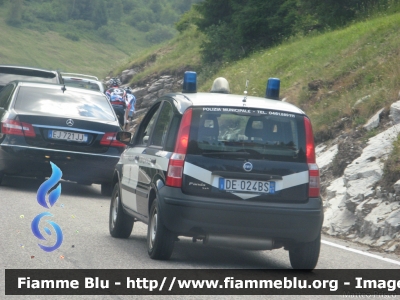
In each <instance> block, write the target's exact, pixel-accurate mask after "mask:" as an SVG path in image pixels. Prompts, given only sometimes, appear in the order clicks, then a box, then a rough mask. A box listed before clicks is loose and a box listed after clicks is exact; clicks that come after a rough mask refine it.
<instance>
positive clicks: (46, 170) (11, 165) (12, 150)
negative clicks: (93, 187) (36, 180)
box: [0, 144, 119, 183]
mask: <svg viewBox="0 0 400 300" xmlns="http://www.w3.org/2000/svg"><path fill="white" fill-rule="evenodd" d="M118 160H119V156H112V155H104V154H95V153H79V152H73V151H61V150H53V149H42V148H35V147H29V146H20V145H9V144H6V145H0V171H1V172H4V174H8V175H21V176H36V177H38V176H41V177H49V176H50V175H51V167H50V161H51V162H53V163H54V164H56V165H57V166H58V167H59V168H60V169H61V171H62V173H63V176H62V178H63V179H64V180H71V181H85V182H90V183H103V182H110V181H111V180H112V176H113V172H114V168H115V165H116V164H117V162H118Z"/></svg>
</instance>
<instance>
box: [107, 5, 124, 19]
mask: <svg viewBox="0 0 400 300" xmlns="http://www.w3.org/2000/svg"><path fill="white" fill-rule="evenodd" d="M112 4H113V5H112V7H111V9H110V19H111V20H113V21H115V22H117V23H120V22H121V18H122V16H123V13H124V7H123V5H122V1H121V0H114V1H112Z"/></svg>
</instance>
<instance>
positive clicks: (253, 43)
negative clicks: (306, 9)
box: [194, 0, 297, 61]
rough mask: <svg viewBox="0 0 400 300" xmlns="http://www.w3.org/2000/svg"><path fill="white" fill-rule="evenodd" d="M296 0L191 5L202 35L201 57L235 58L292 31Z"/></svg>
mask: <svg viewBox="0 0 400 300" xmlns="http://www.w3.org/2000/svg"><path fill="white" fill-rule="evenodd" d="M296 4H297V0H283V1H282V0H268V1H265V0H247V1H246V2H244V1H241V0H205V1H204V2H201V3H198V4H195V5H194V9H196V10H197V11H198V12H199V13H200V15H201V18H198V19H197V21H196V24H197V26H198V28H199V29H200V31H202V32H204V33H205V34H206V37H207V40H206V41H205V42H204V43H203V44H202V45H201V47H202V54H203V59H205V60H206V61H218V60H221V59H227V60H232V59H238V58H240V57H243V56H246V55H248V54H249V53H251V52H252V51H254V50H257V49H260V48H265V47H269V46H272V45H274V44H275V43H278V42H280V41H281V40H282V39H284V38H285V37H288V36H290V35H291V34H292V33H293V28H294V25H295V24H296V19H297V5H296Z"/></svg>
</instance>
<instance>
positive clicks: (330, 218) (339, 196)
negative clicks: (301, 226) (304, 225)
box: [316, 124, 400, 251]
mask: <svg viewBox="0 0 400 300" xmlns="http://www.w3.org/2000/svg"><path fill="white" fill-rule="evenodd" d="M399 132H400V124H398V125H395V126H391V127H389V128H388V129H386V130H384V131H383V132H381V133H379V134H378V135H376V136H374V137H372V138H370V139H369V141H368V142H367V144H366V147H365V148H363V150H362V153H361V155H360V156H359V157H357V158H356V159H354V160H353V161H352V162H351V163H350V164H348V165H347V167H346V168H345V170H344V172H343V176H340V177H339V178H336V179H334V180H332V181H331V182H330V184H329V186H328V187H327V188H326V190H325V193H324V195H323V196H324V207H325V220H324V225H323V230H324V232H326V233H328V234H331V235H336V236H340V237H346V238H351V239H353V240H354V241H358V242H362V243H365V244H368V245H371V246H376V247H384V248H385V249H386V250H387V251H389V249H391V250H390V251H394V249H395V248H396V247H394V245H395V243H394V241H397V242H398V241H399V238H400V233H399V230H400V203H399V200H400V197H399V196H397V195H396V194H393V193H386V192H385V191H382V190H381V189H380V187H376V184H377V183H378V182H379V180H380V179H381V177H382V175H383V165H384V161H385V160H386V158H387V156H388V155H389V153H390V152H391V150H392V149H393V142H394V141H395V139H397V135H398V134H399ZM321 147H322V146H321V145H319V146H318V147H317V150H318V149H321ZM326 148H327V147H326ZM332 149H334V146H331V147H330V148H327V149H326V150H325V149H324V150H325V151H316V153H317V157H318V159H317V162H318V160H320V161H321V160H322V161H323V164H322V166H323V168H322V172H323V171H324V168H326V166H328V167H331V168H332V167H333V166H332V163H333V162H334V161H335V158H336V157H335V158H332ZM337 155H339V153H338V154H337ZM327 157H329V158H332V160H331V162H328V161H327V160H326V158H327ZM324 158H325V159H324ZM395 188H397V190H400V182H399V184H398V185H397V186H396V185H395Z"/></svg>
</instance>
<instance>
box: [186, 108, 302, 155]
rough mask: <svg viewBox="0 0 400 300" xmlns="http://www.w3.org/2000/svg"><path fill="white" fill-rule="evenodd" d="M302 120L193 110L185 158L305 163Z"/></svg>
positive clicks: (245, 111) (237, 111) (273, 113)
mask: <svg viewBox="0 0 400 300" xmlns="http://www.w3.org/2000/svg"><path fill="white" fill-rule="evenodd" d="M304 149H305V138H304V119H303V117H302V116H299V115H296V114H289V113H284V112H277V111H268V110H254V109H243V108H238V109H232V108H196V109H194V110H193V119H192V126H191V131H190V142H189V148H188V154H198V155H204V156H216V157H221V158H223V157H229V158H230V159H231V158H234V157H235V156H237V157H240V158H242V157H246V156H248V157H251V158H256V159H257V158H258V159H268V160H277V161H292V162H293V161H295V162H304V161H305V156H304Z"/></svg>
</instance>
